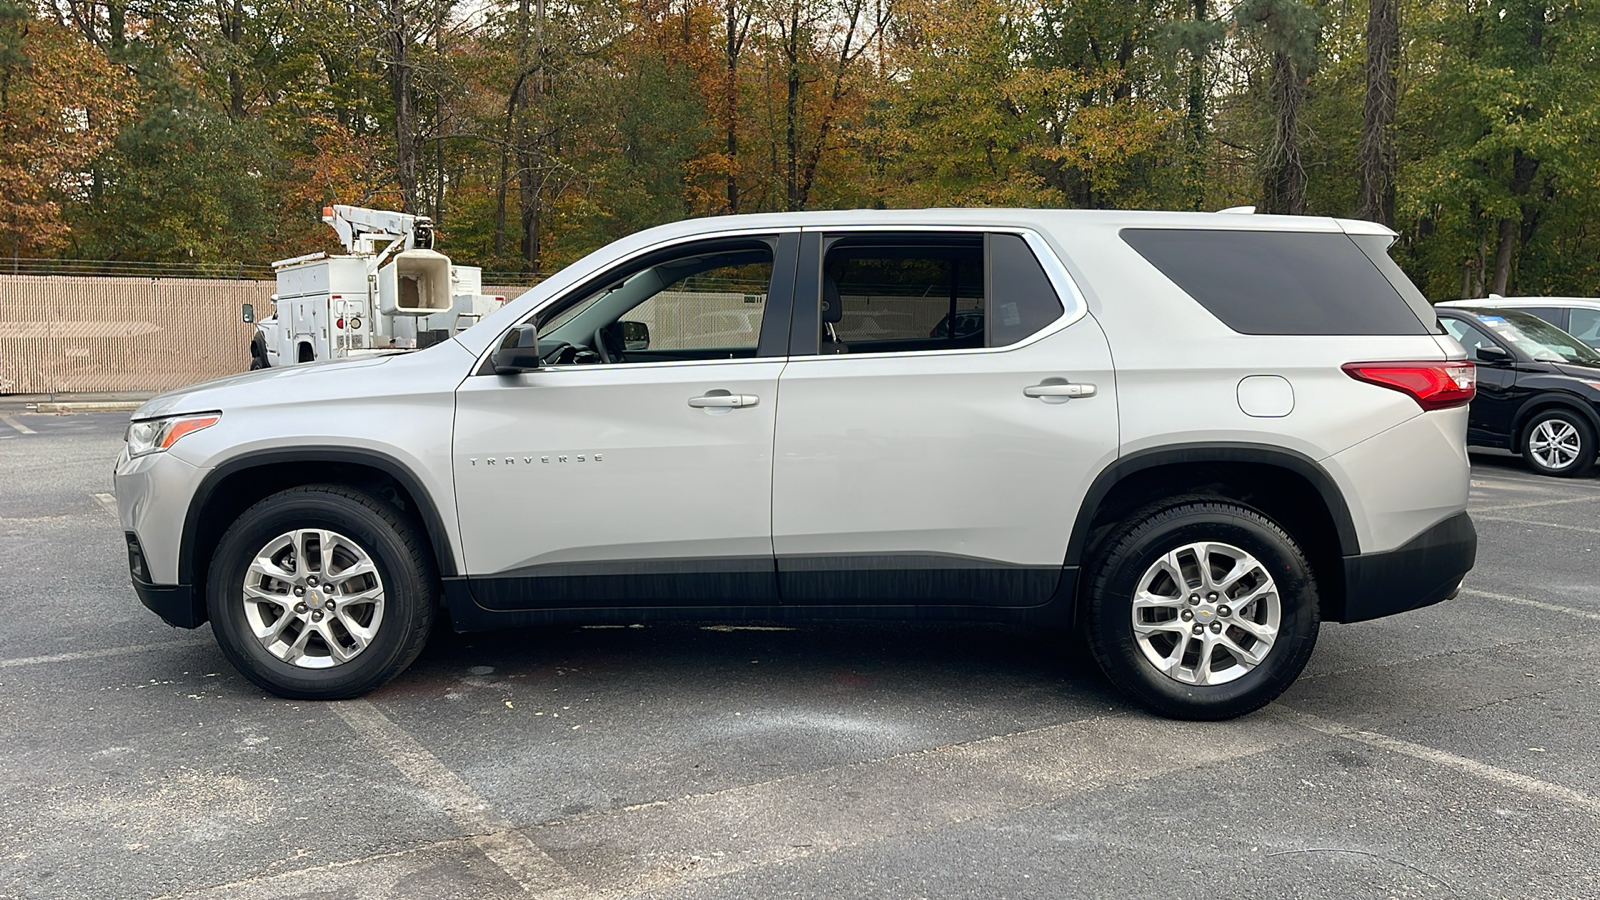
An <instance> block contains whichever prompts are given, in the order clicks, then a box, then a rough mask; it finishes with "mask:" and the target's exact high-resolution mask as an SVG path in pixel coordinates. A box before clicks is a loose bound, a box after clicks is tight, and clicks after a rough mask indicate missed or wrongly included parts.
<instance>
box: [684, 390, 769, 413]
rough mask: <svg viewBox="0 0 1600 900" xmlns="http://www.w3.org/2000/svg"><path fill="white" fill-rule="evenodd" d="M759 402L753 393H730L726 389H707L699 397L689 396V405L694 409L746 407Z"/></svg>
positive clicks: (759, 399) (758, 398)
mask: <svg viewBox="0 0 1600 900" xmlns="http://www.w3.org/2000/svg"><path fill="white" fill-rule="evenodd" d="M760 402H761V398H760V397H757V396H756V395H755V394H730V393H728V392H727V391H708V392H707V393H705V394H703V395H701V396H699V397H690V398H689V405H690V406H692V407H694V408H695V409H748V408H749V407H752V406H755V405H756V404H757V403H760Z"/></svg>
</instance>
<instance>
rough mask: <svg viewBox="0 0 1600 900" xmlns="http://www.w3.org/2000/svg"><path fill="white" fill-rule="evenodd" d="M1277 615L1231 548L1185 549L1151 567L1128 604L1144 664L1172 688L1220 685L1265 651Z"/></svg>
mask: <svg viewBox="0 0 1600 900" xmlns="http://www.w3.org/2000/svg"><path fill="white" fill-rule="evenodd" d="M1282 615H1283V608H1282V604H1281V603H1280V601H1279V598H1278V588H1277V584H1276V582H1274V581H1273V579H1272V576H1271V574H1269V573H1268V572H1267V569H1266V567H1265V566H1264V565H1262V564H1261V562H1260V561H1259V560H1257V559H1256V558H1255V557H1254V556H1252V555H1250V554H1249V553H1248V552H1246V551H1244V550H1241V549H1240V548H1238V547H1235V546H1233V545H1232V544H1224V543H1220V542H1215V541H1201V542H1196V543H1191V544H1185V545H1183V546H1182V547H1179V548H1177V549H1175V550H1173V551H1172V552H1170V553H1168V554H1167V555H1165V556H1163V557H1161V558H1160V559H1158V560H1156V561H1155V562H1154V563H1152V564H1151V565H1150V567H1149V568H1148V569H1146V570H1145V573H1144V575H1142V576H1141V577H1140V578H1139V582H1138V588H1137V589H1136V591H1135V593H1134V597H1133V633H1134V638H1135V640H1136V641H1137V643H1138V645H1139V650H1140V651H1141V652H1142V653H1143V654H1144V658H1145V659H1146V660H1147V661H1148V662H1149V663H1150V664H1151V665H1152V666H1154V667H1155V668H1156V670H1157V671H1159V672H1161V673H1162V674H1163V675H1166V676H1167V677H1168V678H1171V679H1173V680H1174V681H1178V682H1181V683H1183V684H1192V685H1216V684H1226V683H1227V682H1230V681H1233V680H1235V679H1237V678H1240V677H1243V676H1244V675H1245V674H1246V673H1248V672H1249V671H1250V670H1251V669H1254V668H1255V667H1256V666H1258V665H1260V664H1261V662H1262V661H1263V660H1264V659H1266V657H1267V654H1268V653H1270V652H1271V651H1272V646H1273V643H1274V642H1275V641H1276V640H1277V637H1278V628H1279V624H1280V621H1281V619H1282Z"/></svg>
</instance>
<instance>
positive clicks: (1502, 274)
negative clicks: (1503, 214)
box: [1489, 218, 1517, 297]
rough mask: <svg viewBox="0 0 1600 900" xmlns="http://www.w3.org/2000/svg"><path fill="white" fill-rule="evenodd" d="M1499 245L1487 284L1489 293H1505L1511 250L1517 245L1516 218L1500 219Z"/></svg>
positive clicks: (1509, 273)
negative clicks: (1492, 275)
mask: <svg viewBox="0 0 1600 900" xmlns="http://www.w3.org/2000/svg"><path fill="white" fill-rule="evenodd" d="M1499 241H1500V243H1499V246H1498V247H1497V248H1496V249H1495V252H1494V281H1493V282H1491V283H1490V284H1489V293H1491V294H1499V295H1500V296H1502V297H1504V296H1505V295H1506V282H1508V281H1510V280H1511V252H1512V250H1513V249H1514V248H1515V247H1516V245H1517V220H1516V219H1511V218H1505V219H1501V220H1500V234H1499Z"/></svg>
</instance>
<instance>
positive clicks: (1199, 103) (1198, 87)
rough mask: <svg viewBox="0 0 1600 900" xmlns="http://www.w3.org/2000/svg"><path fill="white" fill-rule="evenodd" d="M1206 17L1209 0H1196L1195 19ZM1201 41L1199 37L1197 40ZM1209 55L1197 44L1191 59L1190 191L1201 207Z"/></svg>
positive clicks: (1195, 204) (1204, 194)
mask: <svg viewBox="0 0 1600 900" xmlns="http://www.w3.org/2000/svg"><path fill="white" fill-rule="evenodd" d="M1205 20H1206V0H1194V21H1195V23H1196V24H1199V23H1201V22H1204V21H1205ZM1197 40H1198V39H1197ZM1205 63H1206V54H1205V51H1203V50H1201V49H1200V47H1199V45H1198V44H1197V45H1196V46H1195V48H1194V50H1193V51H1192V56H1191V58H1190V60H1189V96H1188V110H1187V112H1188V118H1189V190H1190V193H1191V196H1192V201H1191V202H1192V204H1193V207H1194V208H1195V209H1197V210H1198V209H1200V208H1201V207H1202V206H1203V205H1204V204H1205V200H1206V190H1205V160H1206V85H1205V77H1206V73H1205Z"/></svg>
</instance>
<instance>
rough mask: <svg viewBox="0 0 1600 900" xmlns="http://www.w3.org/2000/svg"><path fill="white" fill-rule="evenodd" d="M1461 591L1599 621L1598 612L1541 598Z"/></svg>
mask: <svg viewBox="0 0 1600 900" xmlns="http://www.w3.org/2000/svg"><path fill="white" fill-rule="evenodd" d="M1461 593H1463V594H1471V595H1472V596H1474V597H1483V598H1484V599H1487V600H1499V601H1500V602H1502V603H1515V604H1517V605H1518V606H1529V607H1532V608H1534V609H1542V610H1544V611H1545V612H1553V613H1560V614H1562V615H1564V616H1572V617H1574V618H1578V619H1589V620H1592V621H1595V622H1600V612H1594V611H1593V610H1588V609H1577V608H1575V607H1571V606H1562V605H1560V604H1559V603H1545V602H1544V601H1542V600H1529V599H1528V598H1526V597H1513V596H1511V595H1510V594H1496V593H1493V592H1492V591H1480V590H1478V589H1477V588H1462V589H1461Z"/></svg>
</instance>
